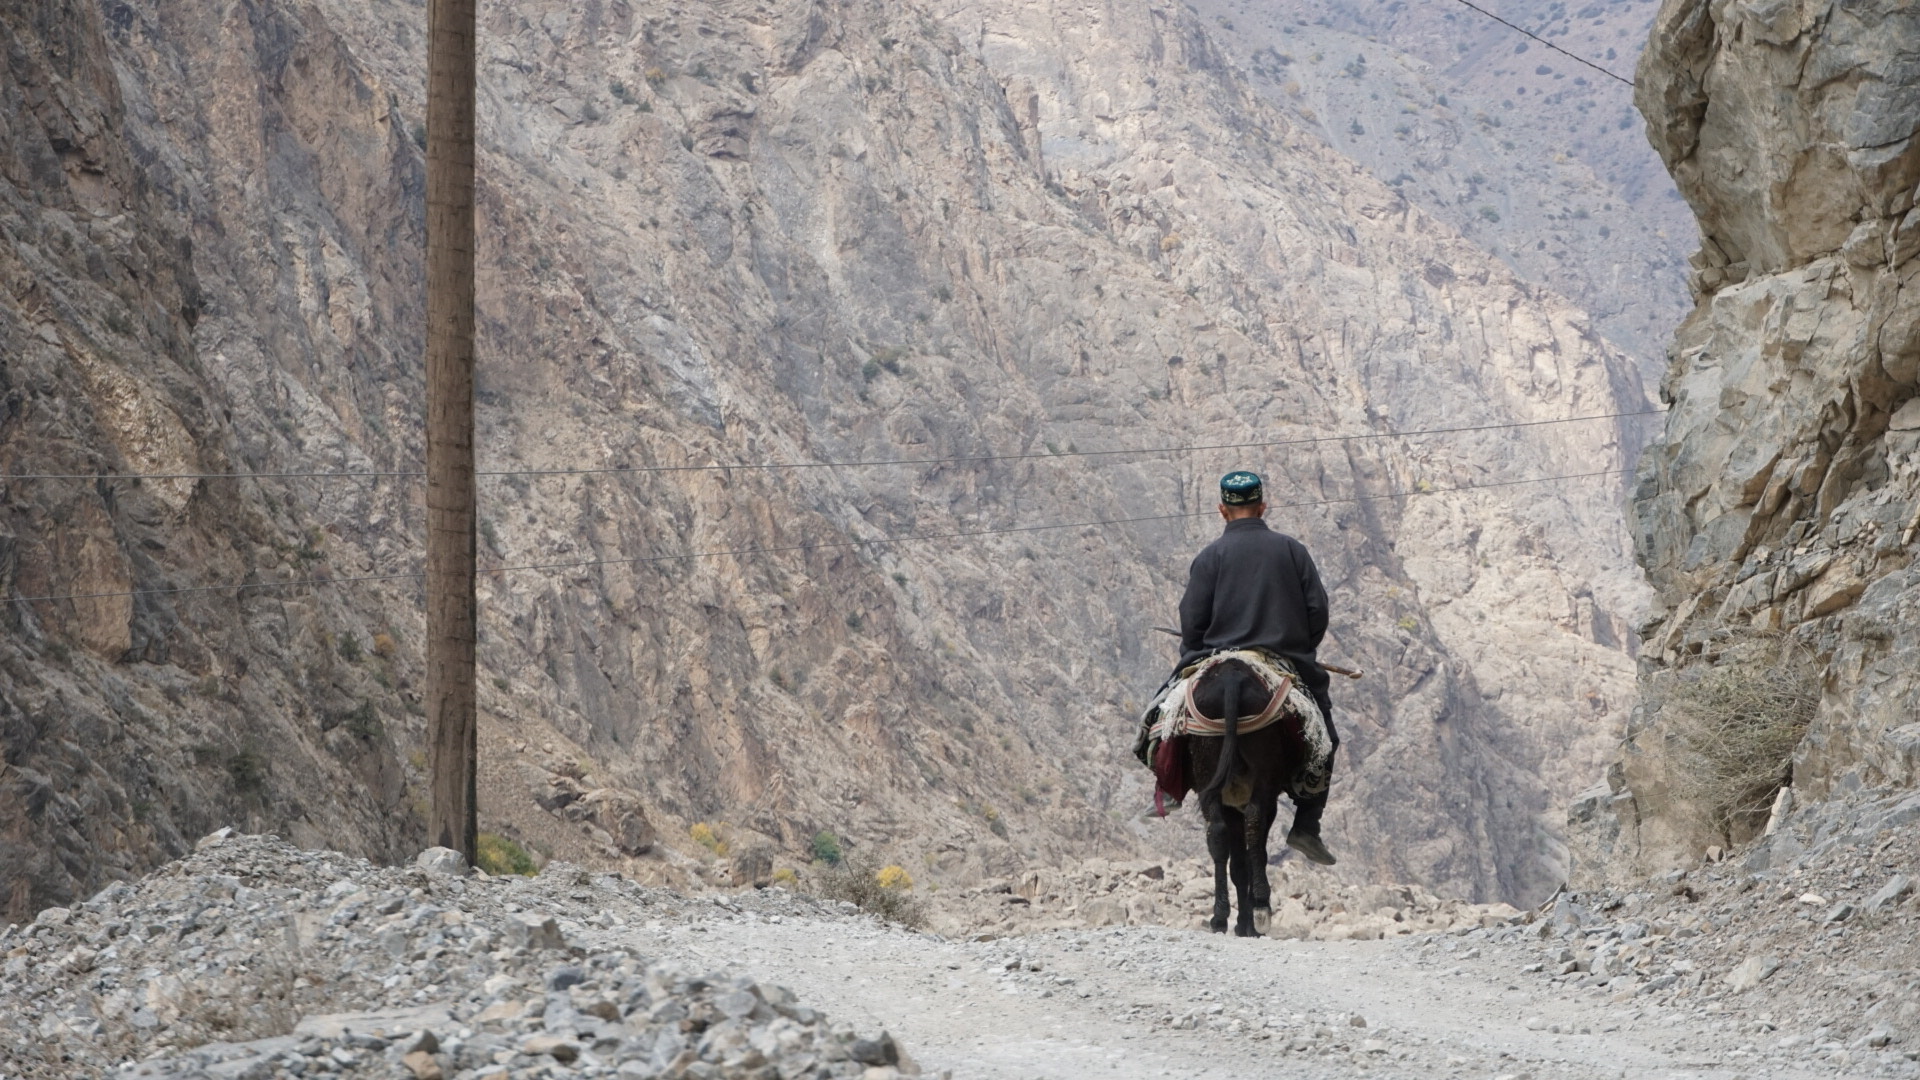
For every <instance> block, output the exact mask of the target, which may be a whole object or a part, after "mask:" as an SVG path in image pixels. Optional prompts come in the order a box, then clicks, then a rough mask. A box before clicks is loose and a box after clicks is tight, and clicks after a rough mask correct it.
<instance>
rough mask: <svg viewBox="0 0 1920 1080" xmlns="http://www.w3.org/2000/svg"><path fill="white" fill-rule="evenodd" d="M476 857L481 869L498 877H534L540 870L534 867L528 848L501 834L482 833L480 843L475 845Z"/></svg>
mask: <svg viewBox="0 0 1920 1080" xmlns="http://www.w3.org/2000/svg"><path fill="white" fill-rule="evenodd" d="M474 855H475V856H476V859H475V861H476V862H478V863H479V865H480V869H482V870H485V871H486V872H487V873H489V874H493V875H494V876H496V877H498V876H501V875H504V874H519V875H520V876H521V877H532V876H533V875H534V874H535V873H536V872H537V870H538V868H537V867H535V866H534V865H533V856H532V855H530V854H528V853H527V849H526V848H523V847H521V846H520V845H519V844H516V843H514V842H513V841H511V840H509V839H507V838H506V837H504V836H501V835H500V834H499V833H490V832H483V833H481V834H480V839H479V843H477V844H476V845H475V851H474Z"/></svg>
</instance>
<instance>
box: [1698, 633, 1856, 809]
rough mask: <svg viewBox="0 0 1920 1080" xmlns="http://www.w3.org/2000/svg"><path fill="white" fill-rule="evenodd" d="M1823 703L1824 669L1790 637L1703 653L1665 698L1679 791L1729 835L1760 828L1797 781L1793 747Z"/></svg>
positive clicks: (1746, 639)
mask: <svg viewBox="0 0 1920 1080" xmlns="http://www.w3.org/2000/svg"><path fill="white" fill-rule="evenodd" d="M1819 703H1820V672H1819V667H1818V665H1817V664H1816V663H1815V661H1814V658H1813V656H1812V655H1811V654H1810V653H1809V652H1808V651H1807V649H1806V647H1805V646H1804V645H1801V644H1799V643H1798V642H1795V641H1793V640H1791V639H1789V638H1786V637H1784V636H1781V635H1777V634H1757V633H1749V634H1743V635H1741V636H1739V637H1736V638H1733V639H1731V640H1729V641H1728V642H1727V643H1725V644H1724V645H1722V646H1721V647H1720V648H1718V649H1717V650H1712V649H1710V650H1708V651H1705V652H1702V653H1701V655H1700V656H1699V657H1698V658H1697V659H1694V660H1693V661H1691V662H1689V663H1688V664H1686V665H1685V666H1684V667H1682V668H1681V669H1680V670H1679V671H1677V672H1676V673H1675V678H1674V680H1673V682H1672V683H1671V684H1670V685H1669V686H1668V689H1667V690H1666V692H1665V693H1664V694H1663V695H1662V700H1661V702H1660V715H1661V718H1662V721H1663V724H1664V726H1665V727H1666V729H1667V732H1668V735H1669V738H1670V739H1671V740H1672V743H1673V745H1674V747H1675V749H1676V750H1677V751H1678V753H1677V756H1676V761H1675V764H1676V765H1677V766H1678V768H1677V769H1676V773H1677V776H1676V787H1677V788H1678V791H1679V793H1680V794H1681V795H1682V796H1683V797H1685V798H1687V799H1690V800H1692V801H1694V802H1697V803H1699V804H1700V805H1702V806H1704V807H1705V808H1706V809H1707V811H1708V813H1709V814H1710V815H1711V816H1712V821H1713V825H1714V827H1715V828H1716V829H1719V830H1720V831H1721V832H1723V833H1725V834H1727V835H1728V837H1729V838H1730V839H1731V838H1732V837H1733V834H1734V833H1735V832H1736V831H1742V832H1745V831H1751V830H1752V829H1754V828H1757V827H1758V826H1759V825H1760V824H1761V823H1763V822H1764V821H1765V819H1766V814H1767V811H1768V809H1769V807H1770V806H1771V804H1772V802H1773V798H1774V794H1775V793H1776V792H1778V791H1779V790H1780V788H1781V786H1782V785H1784V784H1787V783H1789V782H1790V781H1791V779H1792V768H1793V748H1794V747H1795V746H1797V745H1799V742H1800V738H1801V736H1803V735H1805V734H1806V731H1807V725H1808V724H1810V723H1812V722H1813V714H1814V711H1815V709H1816V708H1817V707H1818V706H1819Z"/></svg>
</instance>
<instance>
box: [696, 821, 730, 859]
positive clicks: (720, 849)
mask: <svg viewBox="0 0 1920 1080" xmlns="http://www.w3.org/2000/svg"><path fill="white" fill-rule="evenodd" d="M687 835H688V836H691V837H693V842H694V843H696V844H699V845H700V846H701V847H703V848H706V849H707V850H708V851H711V852H713V853H714V854H715V855H720V856H725V855H726V853H727V842H726V840H724V839H722V838H721V836H720V834H719V832H718V831H716V830H715V829H714V827H713V826H711V825H709V824H707V823H706V822H704V821H701V822H697V823H695V824H694V826H693V828H691V829H688V830H687Z"/></svg>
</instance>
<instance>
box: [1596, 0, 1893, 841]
mask: <svg viewBox="0 0 1920 1080" xmlns="http://www.w3.org/2000/svg"><path fill="white" fill-rule="evenodd" d="M1916 64H1920V15H1917V14H1916V13H1915V12H1914V11H1913V10H1912V9H1911V7H1910V6H1909V5H1903V4H1896V3H1880V4H1872V3H1869V4H1855V5H1839V4H1826V3H1704V2H1692V0H1672V2H1669V3H1667V4H1666V5H1665V6H1664V7H1663V8H1662V10H1661V12H1660V15H1659V17H1658V19H1657V20H1656V22H1655V24H1654V31H1653V44H1652V46H1651V47H1650V48H1649V50H1648V52H1647V54H1646V57H1645V59H1644V60H1643V61H1642V64H1641V67H1640V78H1639V93H1638V102H1639V105H1640V108H1641V110H1642V111H1643V112H1644V113H1645V114H1646V116H1647V121H1648V129H1649V132H1650V134H1651V135H1652V138H1653V142H1654V145H1655V147H1656V148H1657V149H1658V150H1659V151H1660V153H1661V155H1662V157H1664V158H1665V159H1666V161H1667V164H1668V166H1669V168H1671V169H1672V170H1673V174H1674V177H1675V179H1676V180H1677V181H1678V183H1679V185H1680V190H1681V192H1682V193H1683V194H1684V195H1685V196H1686V198H1687V200H1688V202H1689V203H1690V204H1691V205H1692V207H1693V209H1694V212H1695V214H1696V215H1697V216H1698V217H1699V219H1700V226H1701V231H1702V233H1703V236H1704V238H1703V241H1702V245H1701V250H1700V252H1699V253H1698V254H1697V255H1696V256H1695V257H1694V267H1695V271H1694V276H1693V287H1694V292H1695V296H1696V301H1697V303H1696V306H1695V308H1694V311H1693V313H1692V315H1691V316H1689V317H1688V319H1687V321H1686V322H1685V324H1684V325H1683V326H1682V327H1681V329H1680V332H1679V334H1678V335H1677V337H1676V339H1675V341H1674V346H1673V350H1672V354H1673V355H1672V367H1671V369H1670V370H1669V372H1668V375H1667V379H1666V382H1665V384H1664V386H1663V396H1665V397H1666V398H1667V399H1668V400H1670V401H1671V402H1672V403H1673V408H1672V411H1671V413H1670V414H1669V417H1668V421H1667V430H1666V434H1665V437H1664V439H1663V441H1662V443H1661V445H1659V446H1658V447H1656V449H1655V450H1654V451H1653V452H1651V453H1649V455H1648V457H1647V458H1646V460H1645V463H1644V464H1643V467H1642V470H1641V474H1640V480H1639V488H1638V490H1637V492H1636V494H1635V500H1634V516H1635V526H1636V532H1637V542H1638V547H1639V551H1640V557H1641V560H1642V562H1643V563H1644V564H1645V566H1646V567H1647V571H1648V574H1649V576H1650V577H1651V578H1652V581H1653V584H1654V586H1655V587H1656V589H1657V591H1658V600H1657V606H1656V608H1655V610H1654V614H1653V617H1652V618H1651V620H1650V621H1649V622H1648V624H1647V625H1646V627H1645V628H1644V630H1643V634H1644V638H1645V641H1646V643H1647V646H1646V652H1645V654H1644V656H1645V659H1646V661H1647V663H1648V674H1647V681H1646V685H1647V686H1649V688H1652V689H1655V690H1657V688H1658V686H1659V684H1660V681H1661V680H1662V679H1665V678H1670V677H1671V675H1670V672H1671V671H1672V669H1673V668H1674V667H1675V666H1676V665H1677V664H1680V663H1682V662H1684V661H1686V660H1687V659H1688V658H1689V657H1691V656H1698V655H1701V654H1705V655H1707V656H1712V655H1713V654H1714V653H1715V652H1716V651H1717V650H1718V649H1720V648H1721V647H1722V646H1723V645H1724V643H1725V642H1726V641H1727V640H1728V639H1729V636H1730V635H1733V634H1736V633H1738V632H1742V631H1746V630H1750V629H1759V630H1761V631H1781V632H1785V633H1786V634H1788V635H1790V636H1791V637H1792V638H1794V639H1797V640H1799V641H1801V642H1804V643H1805V644H1806V645H1807V646H1808V647H1809V648H1810V649H1811V650H1812V651H1813V652H1814V654H1815V655H1817V657H1818V658H1819V661H1820V664H1821V666H1822V667H1823V669H1824V677H1823V682H1822V684H1821V687H1820V705H1819V712H1818V716H1817V717H1816V718H1815V719H1814V721H1813V724H1812V727H1811V729H1810V730H1809V732H1808V734H1807V736H1806V738H1805V739H1804V741H1803V742H1802V743H1801V744H1800V747H1799V749H1798V750H1797V751H1796V752H1795V754H1794V760H1793V770H1792V780H1793V784H1794V786H1795V788H1796V789H1797V790H1798V792H1799V793H1800V795H1801V797H1802V798H1806V797H1809V796H1810V797H1814V798H1824V797H1828V796H1831V795H1834V794H1838V793H1846V792H1852V791H1856V790H1860V789H1862V788H1871V787H1882V786H1888V785H1893V786H1911V785H1912V784H1914V783H1915V782H1916V781H1920V771H1917V770H1920V727H1916V726H1915V724H1914V719H1915V717H1916V715H1920V677H1917V676H1916V673H1920V635H1917V634H1916V627H1917V626H1920V622H1917V621H1916V616H1917V615H1920V608H1916V604H1920V576H1916V573H1917V572H1916V569H1915V567H1914V565H1913V554H1914V539H1915V529H1916V526H1917V525H1920V455H1917V451H1920V403H1917V402H1916V400H1915V392H1916V376H1917V375H1920V302H1916V298H1915V286H1916V282H1920V260H1916V259H1915V258H1914V255H1915V253H1916V252H1917V251H1920V211H1916V210H1915V209H1914V199H1915V187H1916V184H1920V140H1917V139H1916V138H1915V137H1914V136H1915V132H1916V128H1917V127H1920V67H1916ZM1666 734H1667V733H1666V731H1665V730H1664V729H1663V727H1662V725H1661V723H1660V717H1659V714H1658V712H1657V711H1652V712H1649V713H1647V714H1645V715H1643V716H1642V717H1640V718H1639V719H1638V721H1637V722H1636V724H1635V732H1634V737H1633V739H1632V740H1631V741H1630V742H1629V744H1628V754H1627V756H1626V758H1625V759H1624V762H1623V763H1622V766H1621V768H1620V769H1618V770H1616V773H1615V778H1614V781H1613V786H1612V789H1611V790H1610V791H1609V792H1606V793H1598V794H1596V796H1595V797H1594V800H1589V802H1590V804H1591V805H1590V807H1589V809H1592V808H1596V807H1597V805H1598V803H1597V802H1596V801H1595V800H1599V799H1602V798H1604V800H1605V801H1610V802H1611V803H1613V804H1614V805H1615V806H1616V807H1617V808H1618V809H1619V810H1620V811H1621V812H1622V813H1621V816H1620V820H1619V822H1618V826H1617V828H1616V827H1615V826H1612V825H1609V826H1608V827H1607V828H1605V829H1604V830H1603V832H1604V833H1606V834H1607V835H1606V836H1605V837H1604V838H1603V844H1604V845H1606V846H1610V847H1611V849H1612V852H1611V854H1612V855H1613V856H1615V857H1618V858H1619V859H1621V860H1622V864H1623V865H1627V866H1637V867H1642V868H1644V867H1647V866H1651V865H1655V864H1657V863H1659V862H1660V861H1662V860H1665V859H1669V858H1672V857H1674V856H1675V855H1676V854H1679V853H1683V852H1687V851H1689V850H1697V848H1698V847H1699V846H1701V845H1703V844H1706V843H1709V842H1712V841H1713V840H1714V839H1715V838H1714V837H1712V836H1710V835H1708V834H1707V833H1706V832H1705V830H1704V829H1703V828H1702V827H1701V824H1700V822H1699V818H1698V815H1697V813H1696V812H1695V811H1694V809H1693V808H1690V807H1688V806H1686V805H1683V804H1682V803H1681V802H1679V801H1678V800H1676V799H1675V798H1674V797H1673V793H1672V790H1671V789H1672V781H1673V777H1672V776H1671V775H1669V773H1670V762H1669V760H1668V755H1667V754H1666V753H1665V752H1664V749H1663V748H1664V746H1665V743H1666ZM1603 820H1604V819H1603Z"/></svg>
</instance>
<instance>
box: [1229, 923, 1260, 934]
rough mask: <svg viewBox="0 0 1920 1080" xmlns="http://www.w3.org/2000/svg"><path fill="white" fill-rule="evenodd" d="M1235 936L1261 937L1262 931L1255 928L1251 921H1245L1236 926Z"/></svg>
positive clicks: (1234, 929)
mask: <svg viewBox="0 0 1920 1080" xmlns="http://www.w3.org/2000/svg"><path fill="white" fill-rule="evenodd" d="M1233 936H1234V937H1259V936H1260V931H1258V930H1255V929H1254V928H1253V924H1252V923H1251V922H1243V923H1239V924H1237V925H1235V926H1234V928H1233Z"/></svg>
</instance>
